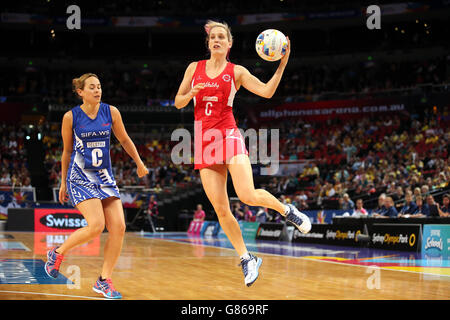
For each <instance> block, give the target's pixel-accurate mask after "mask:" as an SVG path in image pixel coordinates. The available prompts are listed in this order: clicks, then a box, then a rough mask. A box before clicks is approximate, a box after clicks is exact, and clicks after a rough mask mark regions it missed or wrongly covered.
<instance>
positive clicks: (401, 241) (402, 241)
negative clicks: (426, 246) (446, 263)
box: [369, 223, 422, 251]
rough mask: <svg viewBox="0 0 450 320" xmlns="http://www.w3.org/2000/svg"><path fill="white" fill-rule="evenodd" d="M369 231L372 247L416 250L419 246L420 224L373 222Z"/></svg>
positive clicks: (420, 237)
mask: <svg viewBox="0 0 450 320" xmlns="http://www.w3.org/2000/svg"><path fill="white" fill-rule="evenodd" d="M369 233H370V246H371V247H372V248H380V249H394V250H406V251H418V250H419V248H420V246H421V239H422V226H421V225H420V224H397V223H395V224H383V223H380V224H373V225H372V226H371V227H370V228H369Z"/></svg>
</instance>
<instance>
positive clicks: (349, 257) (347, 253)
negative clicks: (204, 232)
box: [138, 232, 450, 280]
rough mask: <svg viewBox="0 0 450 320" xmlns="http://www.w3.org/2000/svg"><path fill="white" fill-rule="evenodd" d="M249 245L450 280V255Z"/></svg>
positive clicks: (184, 239) (180, 235)
mask: <svg viewBox="0 0 450 320" xmlns="http://www.w3.org/2000/svg"><path fill="white" fill-rule="evenodd" d="M138 235H139V233H138ZM140 235H141V236H142V237H144V238H153V239H161V240H165V241H175V242H180V243H186V244H191V245H193V246H208V247H216V248H227V249H233V246H232V245H231V243H230V241H229V240H228V239H227V238H226V237H200V236H193V235H189V234H187V233H185V232H166V233H147V232H145V233H140ZM245 244H246V245H247V248H248V250H249V251H250V252H252V253H263V254H270V255H278V256H286V257H298V258H305V259H315V260H320V261H323V262H330V263H339V264H347V265H354V266H377V267H380V268H383V269H391V270H397V271H406V272H417V273H423V274H431V275H438V276H443V277H444V278H447V277H448V279H449V280H450V257H448V256H440V257H429V256H426V255H424V254H422V253H416V252H405V251H394V250H380V249H373V248H367V247H349V246H332V245H319V244H307V243H291V242H281V241H267V240H254V239H245ZM233 250H234V249H233Z"/></svg>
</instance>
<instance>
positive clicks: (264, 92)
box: [234, 37, 291, 99]
mask: <svg viewBox="0 0 450 320" xmlns="http://www.w3.org/2000/svg"><path fill="white" fill-rule="evenodd" d="M287 40H288V45H287V48H286V54H285V55H284V56H283V58H281V61H280V64H279V66H278V68H277V70H276V71H275V74H274V75H273V76H272V78H271V79H270V80H269V81H268V82H267V83H264V82H262V81H260V80H259V79H258V78H256V77H255V76H254V75H252V74H251V73H250V71H248V70H247V69H246V68H245V67H243V66H240V65H236V66H235V68H234V72H235V76H236V80H237V86H238V87H239V86H240V85H242V86H243V87H244V88H245V89H247V90H248V91H250V92H252V93H254V94H256V95H258V96H261V97H263V98H268V99H269V98H272V97H273V95H274V94H275V91H276V90H277V88H278V85H279V84H280V81H281V77H282V76H283V72H284V69H285V68H286V65H287V63H288V60H289V55H290V53H291V41H290V40H289V38H288V37H287Z"/></svg>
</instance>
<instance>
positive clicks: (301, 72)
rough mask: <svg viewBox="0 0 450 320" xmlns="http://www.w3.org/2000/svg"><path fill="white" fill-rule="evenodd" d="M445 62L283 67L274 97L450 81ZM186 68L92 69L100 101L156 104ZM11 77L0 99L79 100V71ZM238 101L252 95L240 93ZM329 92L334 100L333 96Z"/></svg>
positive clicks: (34, 71) (265, 69)
mask: <svg viewBox="0 0 450 320" xmlns="http://www.w3.org/2000/svg"><path fill="white" fill-rule="evenodd" d="M449 64H450V59H448V57H447V56H441V57H438V58H434V59H426V60H418V61H403V62H393V61H392V62H388V61H385V62H382V61H362V62H359V63H358V62H352V63H351V64H349V63H346V64H337V63H334V62H324V63H321V64H319V65H317V64H314V65H313V64H307V65H299V66H295V67H290V68H287V69H286V71H285V74H284V76H283V79H284V80H283V81H282V82H281V84H280V86H279V88H278V89H277V93H276V97H278V98H282V99H285V101H287V102H290V101H315V100H318V99H320V100H325V99H337V98H339V97H340V95H341V94H344V93H345V94H347V95H351V94H358V95H361V94H363V95H364V96H365V97H366V98H367V97H369V98H370V97H371V95H372V94H375V93H377V92H378V93H379V92H386V91H388V90H395V89H406V88H414V87H417V86H420V85H422V84H434V85H437V84H443V83H446V82H447V83H448V82H449V81H450V65H449ZM185 67H186V66H184V65H182V64H178V67H176V66H175V65H174V66H171V65H170V64H168V65H161V66H159V67H154V66H152V67H139V68H129V69H128V70H127V71H123V70H120V69H116V68H114V67H113V68H108V69H99V70H97V71H96V70H93V71H94V72H95V73H97V75H98V76H99V77H100V80H101V83H102V90H103V97H104V99H105V101H108V103H110V104H113V105H116V106H117V107H119V108H120V106H121V105H144V106H151V105H158V104H159V103H160V102H159V101H161V100H163V101H166V100H167V101H171V100H173V99H174V97H175V95H176V92H177V90H178V85H179V83H180V81H181V78H182V75H183V74H184V68H185ZM246 67H247V68H248V69H249V70H250V71H251V72H252V73H253V74H255V75H256V76H257V77H258V78H260V79H261V80H262V81H268V80H269V79H270V78H271V76H272V75H273V68H271V67H272V65H267V64H261V63H257V64H256V65H253V66H252V65H250V66H246ZM6 68H7V69H6V70H5V71H8V73H9V74H11V75H12V76H10V77H4V78H0V96H7V97H14V98H15V99H18V98H20V99H23V98H25V97H27V96H31V97H34V98H35V99H39V100H41V103H43V104H57V105H76V104H78V103H79V100H77V99H76V97H75V95H74V94H73V93H72V88H71V84H72V79H73V78H74V77H75V76H80V75H81V74H82V73H83V71H81V70H74V69H73V68H72V69H71V68H68V69H64V70H59V69H50V68H48V69H46V70H40V68H39V67H38V66H31V67H28V68H26V69H25V70H23V69H20V70H17V69H16V68H10V67H6ZM241 91H242V92H240V93H239V95H238V96H240V97H246V96H252V95H251V94H250V93H249V92H247V91H246V90H241ZM333 93H334V95H333Z"/></svg>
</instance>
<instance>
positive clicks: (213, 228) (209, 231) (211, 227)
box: [200, 221, 220, 237]
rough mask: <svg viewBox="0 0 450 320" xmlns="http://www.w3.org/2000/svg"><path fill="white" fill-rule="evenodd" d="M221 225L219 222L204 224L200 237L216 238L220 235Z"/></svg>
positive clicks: (206, 222)
mask: <svg viewBox="0 0 450 320" xmlns="http://www.w3.org/2000/svg"><path fill="white" fill-rule="evenodd" d="M219 229H220V224H219V222H217V221H205V222H203V226H202V230H201V232H200V235H201V236H202V237H216V236H217V234H218V233H219Z"/></svg>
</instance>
